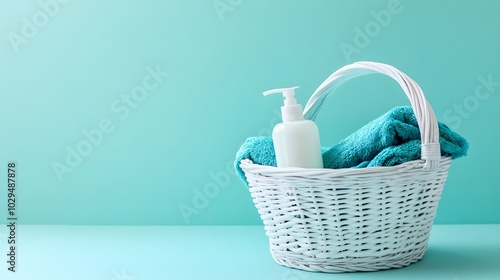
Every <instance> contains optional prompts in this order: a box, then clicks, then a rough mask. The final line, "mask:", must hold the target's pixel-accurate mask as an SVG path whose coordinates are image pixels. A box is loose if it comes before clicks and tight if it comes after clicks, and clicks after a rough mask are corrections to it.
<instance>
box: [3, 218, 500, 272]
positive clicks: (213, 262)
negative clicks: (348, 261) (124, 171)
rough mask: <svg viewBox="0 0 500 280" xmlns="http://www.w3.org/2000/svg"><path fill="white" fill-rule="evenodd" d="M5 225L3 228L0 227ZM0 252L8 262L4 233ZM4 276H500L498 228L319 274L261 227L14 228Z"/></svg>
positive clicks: (440, 235) (472, 228)
mask: <svg viewBox="0 0 500 280" xmlns="http://www.w3.org/2000/svg"><path fill="white" fill-rule="evenodd" d="M3 227H5V226H3ZM0 241H1V244H2V245H1V249H2V250H1V254H2V255H3V256H4V257H2V259H3V260H5V259H6V253H5V252H6V251H5V250H6V244H7V242H6V239H5V230H2V236H1V240H0ZM17 242H18V251H17V270H18V271H17V272H16V273H11V272H8V271H7V264H6V262H5V261H3V262H2V265H1V270H0V279H2V280H3V279H7V280H15V279H16V280H17V279H22V280H73V279H77V280H79V279H85V280H100V279H102V280H158V279H234V280H236V279H238V280H240V279H241V280H243V279H275V280H278V279H288V280H305V279H307V280H314V279H430V280H432V279H436V280H465V279H473V280H479V279H500V225H435V226H434V227H433V230H432V233H431V239H430V242H429V248H428V250H427V252H426V255H425V256H424V258H423V259H422V260H421V261H420V262H418V263H415V264H413V265H410V266H408V267H406V268H401V269H393V270H385V271H379V272H368V273H347V274H324V273H311V272H303V271H299V270H294V269H289V268H285V267H283V266H281V265H278V264H277V263H275V262H274V260H273V259H272V257H271V255H270V253H269V247H268V244H267V237H266V236H265V233H264V229H263V226H203V227H202V226H192V227H185V226H183V227H181V226H179V227H176V226H150V227H145V226H142V227H130V226H126V227H125V226H36V225H33V226H19V227H18V233H17Z"/></svg>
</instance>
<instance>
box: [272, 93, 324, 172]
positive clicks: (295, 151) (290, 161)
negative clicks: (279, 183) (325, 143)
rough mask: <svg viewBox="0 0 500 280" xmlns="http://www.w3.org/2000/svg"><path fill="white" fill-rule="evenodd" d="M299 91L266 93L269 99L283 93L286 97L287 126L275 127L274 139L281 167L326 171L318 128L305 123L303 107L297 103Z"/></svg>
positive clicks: (283, 112) (283, 115) (284, 108)
mask: <svg viewBox="0 0 500 280" xmlns="http://www.w3.org/2000/svg"><path fill="white" fill-rule="evenodd" d="M296 88H298V87H291V88H279V89H272V90H268V91H266V92H264V95H265V96H267V95H269V94H273V93H282V94H283V96H284V97H285V105H284V106H282V107H281V116H282V119H283V122H282V123H279V124H277V125H276V126H275V127H274V129H273V136H272V137H273V143H274V151H275V153H276V161H277V164H278V167H302V168H323V157H322V155H321V146H320V141H319V131H318V127H317V126H316V124H315V123H314V122H313V121H310V120H305V119H304V115H303V113H302V106H301V105H300V104H297V101H296V100H295V89H296Z"/></svg>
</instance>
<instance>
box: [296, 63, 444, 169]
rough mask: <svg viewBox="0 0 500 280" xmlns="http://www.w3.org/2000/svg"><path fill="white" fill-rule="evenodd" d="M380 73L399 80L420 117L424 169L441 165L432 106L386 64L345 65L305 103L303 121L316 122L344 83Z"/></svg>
mask: <svg viewBox="0 0 500 280" xmlns="http://www.w3.org/2000/svg"><path fill="white" fill-rule="evenodd" d="M373 73H381V74H385V75H387V76H389V77H391V78H393V79H394V80H396V81H397V82H398V83H399V85H400V86H401V88H403V90H404V92H405V93H406V96H407V97H408V99H409V100H410V103H411V106H412V107H413V112H414V113H415V117H416V118H417V122H418V127H419V129H420V136H421V140H422V159H423V160H425V164H424V169H427V170H433V169H436V168H437V167H438V166H439V160H440V159H441V149H440V146H439V127H438V124H437V119H436V115H435V114H434V111H433V110H432V107H431V105H430V104H429V102H427V99H425V96H424V93H423V92H422V89H421V88H420V87H419V86H418V84H417V83H416V82H415V81H413V80H412V79H411V78H410V77H408V76H407V75H406V74H405V73H403V72H401V71H399V70H398V69H396V68H394V67H392V66H390V65H387V64H383V63H378V62H370V61H359V62H355V63H353V64H350V65H346V66H344V67H342V68H340V69H338V70H337V71H335V72H334V73H333V74H332V75H330V77H328V79H326V80H325V81H324V82H323V83H322V84H321V85H320V86H319V87H318V89H316V91H315V92H314V93H313V95H312V96H311V98H309V101H308V102H307V104H306V107H305V109H304V118H305V119H308V120H314V119H315V118H316V115H317V114H318V111H319V109H320V108H321V106H323V102H324V101H325V99H326V97H327V96H328V95H329V94H330V93H331V92H332V91H334V90H335V89H337V88H338V87H339V86H340V85H342V84H343V83H344V82H346V81H348V80H350V79H352V78H356V77H359V76H363V75H367V74H373Z"/></svg>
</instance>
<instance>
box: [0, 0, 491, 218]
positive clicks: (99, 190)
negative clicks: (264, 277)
mask: <svg viewBox="0 0 500 280" xmlns="http://www.w3.org/2000/svg"><path fill="white" fill-rule="evenodd" d="M499 11H500V2H499V1H494V0H490V1H473V0H465V1H451V0H446V1H431V0H427V1H410V0H400V1H397V0H377V1H372V0H370V1H368V0H366V1H328V0H321V1H297V0H292V1H290V0H279V1H263V0H259V1H249V0H220V1H218V0H217V1H213V0H176V1H174V0H168V1H159V0H158V1H81V0H65V1H63V0H60V1H56V0H37V1H34V0H33V1H27V0H25V1H2V2H0V22H1V25H0V35H1V38H2V39H1V40H0V119H1V122H0V131H1V134H2V136H1V137H0V139H1V141H0V159H1V160H0V166H3V167H2V168H0V174H1V175H0V178H1V179H0V182H4V183H3V185H4V187H2V188H3V189H4V191H1V192H0V193H1V194H2V195H1V196H2V197H0V219H1V220H2V221H5V220H6V215H7V210H6V209H7V206H6V201H7V197H6V193H7V191H6V187H7V186H6V173H7V163H8V162H9V161H10V160H14V161H16V162H17V166H18V167H17V175H18V176H17V179H18V181H17V196H18V197H17V198H18V200H17V208H16V210H17V215H18V217H19V222H20V223H23V224H98V225H102V224H113V225H114V224H127V225H160V224H174V225H176V224H179V225H184V224H192V225H196V224H260V223H261V222H260V220H259V217H258V214H257V211H256V209H255V207H254V205H253V204H252V201H251V198H250V194H249V192H248V190H247V189H246V188H245V187H244V186H243V184H242V182H241V181H240V180H239V179H238V178H237V177H236V176H235V175H234V173H233V171H232V169H231V167H230V164H231V163H232V160H233V158H234V154H235V152H236V151H237V149H238V147H239V145H240V144H241V143H242V141H244V139H245V138H246V137H249V136H255V135H265V134H267V135H268V134H269V133H270V131H271V129H272V127H273V126H274V124H276V123H277V122H278V121H279V119H278V118H277V116H276V111H277V110H279V106H280V104H281V101H280V98H278V97H267V98H265V97H263V96H262V94H261V93H262V91H264V90H268V89H271V88H276V87H284V86H295V85H300V86H301V88H300V89H299V90H298V91H297V95H298V100H299V101H300V102H301V103H302V104H305V103H306V101H307V99H308V98H309V96H310V95H311V94H312V92H313V91H314V90H315V89H316V87H317V86H318V85H319V84H320V83H321V82H323V80H324V79H325V78H326V77H327V76H328V75H330V74H331V73H332V72H333V71H335V70H336V69H338V68H339V67H341V66H343V65H345V64H348V63H351V62H354V61H358V60H372V61H379V62H385V63H388V64H391V65H394V66H396V67H397V68H399V69H401V70H402V71H404V72H406V73H407V74H408V75H409V76H411V77H412V78H413V79H415V80H416V81H417V82H418V83H419V84H420V86H421V87H422V89H423V90H424V92H425V94H426V96H427V98H428V100H429V101H430V103H431V104H432V106H433V107H434V110H435V112H436V115H437V116H438V119H439V120H440V121H444V122H445V123H447V124H448V125H450V126H451V127H452V128H454V129H455V130H456V131H457V132H459V133H460V134H462V135H463V136H465V137H466V138H467V139H469V140H470V143H471V147H470V151H469V154H470V155H469V156H468V157H467V158H463V159H459V160H457V161H455V162H454V163H453V166H452V168H451V170H450V174H449V180H448V182H447V184H446V186H445V191H444V193H443V197H442V200H441V203H440V206H439V210H438V215H437V218H436V223H500V203H499V197H500V183H499V176H498V175H499V172H498V170H497V169H498V167H499V164H498V157H499V155H500V153H499V152H500V148H499V147H500V146H499V143H498V139H499V137H500V125H499V123H500V116H499V114H498V108H499V105H500V64H499V50H500V36H499V30H500V17H499V16H498V12H499ZM167 73H168V74H167ZM146 87H147V89H145V88H146ZM407 104H409V102H408V101H407V100H406V97H405V96H404V94H403V92H402V91H401V89H400V88H398V86H397V84H396V83H395V82H394V81H392V80H390V79H389V78H387V77H385V76H381V75H372V76H368V77H362V78H358V79H356V80H353V81H351V82H350V83H348V84H346V85H345V86H343V87H342V88H340V89H339V90H338V92H337V94H336V95H332V96H330V97H329V99H328V100H327V102H326V105H325V106H324V107H323V109H322V111H321V114H320V116H319V118H318V120H317V123H318V126H319V128H320V133H321V141H322V145H324V146H331V145H333V144H335V143H336V142H338V141H340V140H341V139H343V138H344V137H346V136H347V135H349V134H350V133H352V132H353V131H355V130H356V129H358V128H359V127H361V126H362V125H363V124H365V123H367V122H368V121H370V120H372V119H374V118H376V117H377V116H379V115H381V114H382V113H384V112H386V111H387V110H389V109H390V108H392V107H394V106H398V105H407ZM97 129H99V130H100V131H101V132H96V130H97ZM85 134H90V136H86V135H85ZM100 134H102V137H101V136H100ZM89 137H90V138H91V139H93V140H92V141H93V142H91V141H90V140H87V138H89ZM73 151H74V152H73ZM78 151H80V153H81V154H83V155H79V156H78V155H75V154H73V153H79V152H78ZM228 166H229V167H228Z"/></svg>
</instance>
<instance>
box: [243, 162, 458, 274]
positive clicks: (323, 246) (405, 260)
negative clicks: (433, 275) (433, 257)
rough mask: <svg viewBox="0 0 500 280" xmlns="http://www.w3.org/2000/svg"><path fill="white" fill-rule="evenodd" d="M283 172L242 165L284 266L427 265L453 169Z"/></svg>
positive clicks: (444, 165)
mask: <svg viewBox="0 0 500 280" xmlns="http://www.w3.org/2000/svg"><path fill="white" fill-rule="evenodd" d="M438 162H439V167H437V168H435V169H432V170H429V169H426V168H423V167H424V164H425V161H424V160H414V161H410V162H406V163H404V164H401V165H397V166H392V167H370V168H346V169H304V168H276V167H271V166H262V165H258V164H254V163H252V162H251V161H250V160H248V159H246V160H242V161H241V163H240V166H241V168H242V169H243V171H244V172H245V175H246V178H247V181H248V184H249V186H250V192H251V195H252V198H253V202H254V203H255V206H256V207H257V209H258V212H259V214H260V217H261V218H262V221H263V222H264V226H265V230H266V234H267V236H268V237H269V244H270V250H271V254H272V256H273V258H274V259H275V260H276V262H278V263H280V264H282V265H284V266H287V267H292V268H297V269H302V270H307V271H320V272H354V271H375V270H381V269H390V268H399V267H403V266H407V265H409V264H411V263H414V262H416V261H418V260H420V259H421V258H422V257H423V255H424V253H425V250H426V249H427V243H428V239H429V234H430V230H431V227H432V224H433V221H434V216H435V214H436V210H437V206H438V202H439V200H440V198H441V192H442V189H443V185H444V183H445V181H446V178H447V176H448V168H449V167H450V164H451V159H450V158H449V157H441V159H440V160H438Z"/></svg>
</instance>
